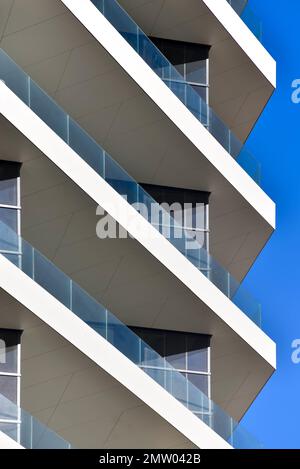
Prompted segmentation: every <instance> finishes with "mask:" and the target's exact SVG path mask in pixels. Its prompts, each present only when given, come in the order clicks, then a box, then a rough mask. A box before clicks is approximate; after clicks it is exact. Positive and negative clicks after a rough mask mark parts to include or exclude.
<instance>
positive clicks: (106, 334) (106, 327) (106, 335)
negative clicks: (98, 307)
mask: <svg viewBox="0 0 300 469" xmlns="http://www.w3.org/2000/svg"><path fill="white" fill-rule="evenodd" d="M107 319H108V314H107V309H106V310H105V339H106V340H107V341H108V342H109V340H108V324H107Z"/></svg>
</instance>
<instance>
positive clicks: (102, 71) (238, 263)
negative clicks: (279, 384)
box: [0, 0, 276, 449]
mask: <svg viewBox="0 0 300 469" xmlns="http://www.w3.org/2000/svg"><path fill="white" fill-rule="evenodd" d="M0 34H1V43H0V80H1V81H0V142H1V144H0V160H1V161H0V447H2V448H13V447H17V448H21V447H22V448H33V449H34V448H204V449H205V448H253V447H257V446H259V443H257V442H256V440H255V436H251V435H249V434H248V433H247V431H246V430H245V429H243V428H242V425H240V424H239V422H240V420H241V419H242V417H243V415H244V414H245V412H246V411H247V409H248V408H249V406H250V405H251V403H252V402H253V400H254V399H255V398H256V396H257V394H258V393H259V392H260V391H261V389H262V388H263V386H264V385H265V383H266V382H267V380H268V379H269V378H270V376H271V375H272V373H273V372H274V370H275V367H276V347H275V344H274V342H273V341H272V340H271V338H270V337H268V336H267V335H266V334H265V333H264V331H263V328H262V325H263V314H264V312H263V309H262V310H261V307H260V304H259V299H258V300H256V299H255V298H254V297H252V295H251V294H250V293H248V292H247V291H246V290H245V289H244V287H243V285H242V282H243V279H244V277H245V276H246V274H247V272H248V271H249V269H250V268H251V266H252V264H253V262H254V261H255V259H256V257H257V256H258V255H259V253H260V251H261V250H262V248H263V247H264V245H265V243H266V242H267V241H268V239H269V237H270V236H271V234H272V232H273V230H274V228H275V205H274V203H273V201H272V200H270V198H269V197H268V195H267V194H266V193H265V192H264V190H263V189H262V187H261V186H260V182H261V169H260V165H259V163H258V162H257V160H256V159H255V155H254V156H253V155H252V154H250V153H249V152H248V150H247V145H245V141H246V139H247V137H248V135H249V133H250V132H251V130H252V128H253V126H254V125H255V123H256V121H257V119H258V118H259V116H260V114H261V112H262V111H263V109H264V107H265V105H266V104H267V102H268V100H269V98H270V96H271V95H272V93H273V91H274V88H275V86H276V64H275V62H274V60H273V58H272V57H271V56H270V55H269V53H268V52H267V51H266V50H265V48H264V46H263V45H262V43H261V42H260V36H261V25H260V21H259V20H258V19H257V18H256V16H255V15H254V14H253V13H252V12H251V10H250V9H249V6H248V5H247V1H246V0H230V1H229V0H228V1H227V0H185V1H184V2H183V1H181V0H118V1H117V0H93V1H91V0H0ZM262 170H263V168H262Z"/></svg>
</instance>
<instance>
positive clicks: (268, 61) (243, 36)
mask: <svg viewBox="0 0 300 469" xmlns="http://www.w3.org/2000/svg"><path fill="white" fill-rule="evenodd" d="M203 2H204V3H205V5H206V6H207V7H208V8H209V10H210V11H211V12H212V13H213V15H214V16H215V17H216V18H217V19H218V21H219V22H220V23H221V24H222V26H223V27H224V28H225V29H226V30H227V31H228V32H229V34H230V35H231V36H232V38H233V39H234V40H235V42H236V43H237V44H238V45H239V46H240V47H241V48H242V49H243V51H244V52H245V53H246V54H247V55H248V57H249V58H250V60H251V61H252V62H253V63H254V64H255V65H256V67H257V68H258V69H259V70H260V72H261V73H262V74H263V75H264V76H265V77H266V79H267V80H268V81H269V82H270V83H271V85H272V86H273V87H274V88H276V62H275V60H274V59H273V57H272V56H271V55H270V54H269V52H268V51H267V50H266V49H265V48H264V46H263V45H262V43H261V42H260V41H259V40H258V39H257V37H256V36H255V35H254V34H253V33H252V31H251V30H250V29H249V28H248V26H247V25H246V24H245V23H244V21H243V20H242V19H241V18H240V17H239V16H238V15H237V13H236V12H235V11H234V10H233V8H232V7H231V6H230V5H229V3H228V2H227V1H226V0H220V1H218V2H216V0H203Z"/></svg>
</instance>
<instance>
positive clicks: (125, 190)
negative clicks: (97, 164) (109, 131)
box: [105, 155, 138, 204]
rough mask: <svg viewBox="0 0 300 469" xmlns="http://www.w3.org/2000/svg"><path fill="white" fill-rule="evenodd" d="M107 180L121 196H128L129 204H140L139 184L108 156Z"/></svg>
mask: <svg viewBox="0 0 300 469" xmlns="http://www.w3.org/2000/svg"><path fill="white" fill-rule="evenodd" d="M105 180H106V181H107V182H108V184H109V185H110V186H112V187H113V188H114V189H115V190H116V191H117V192H118V193H119V194H120V195H122V196H126V197H127V201H128V203H130V204H133V203H135V202H138V184H137V183H136V182H135V181H134V179H132V178H131V177H130V176H129V175H128V174H126V172H125V171H124V170H123V169H122V168H121V167H120V165H118V163H116V162H115V161H113V159H112V158H110V157H109V156H107V155H105Z"/></svg>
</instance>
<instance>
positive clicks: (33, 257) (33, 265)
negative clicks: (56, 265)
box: [31, 248, 35, 280]
mask: <svg viewBox="0 0 300 469" xmlns="http://www.w3.org/2000/svg"><path fill="white" fill-rule="evenodd" d="M31 250H32V279H33V280H35V250H34V249H33V248H31Z"/></svg>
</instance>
